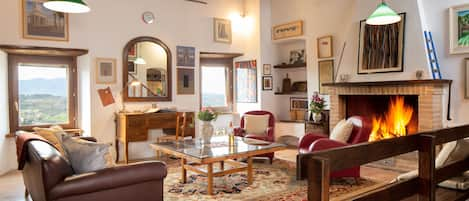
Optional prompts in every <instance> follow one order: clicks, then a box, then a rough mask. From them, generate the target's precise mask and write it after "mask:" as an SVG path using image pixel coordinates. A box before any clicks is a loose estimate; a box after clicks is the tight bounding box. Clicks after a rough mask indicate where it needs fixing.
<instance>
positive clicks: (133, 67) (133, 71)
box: [127, 61, 137, 75]
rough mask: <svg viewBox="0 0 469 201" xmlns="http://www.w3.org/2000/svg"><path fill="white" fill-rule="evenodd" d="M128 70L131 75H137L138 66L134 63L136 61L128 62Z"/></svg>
mask: <svg viewBox="0 0 469 201" xmlns="http://www.w3.org/2000/svg"><path fill="white" fill-rule="evenodd" d="M127 70H128V72H129V73H131V74H134V75H135V74H137V65H136V64H135V63H134V61H128V62H127Z"/></svg>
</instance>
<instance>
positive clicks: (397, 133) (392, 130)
mask: <svg viewBox="0 0 469 201" xmlns="http://www.w3.org/2000/svg"><path fill="white" fill-rule="evenodd" d="M413 112H414V110H413V109H412V107H409V106H406V105H405V103H404V97H403V96H396V97H395V98H393V99H391V102H390V105H389V109H388V111H387V112H386V114H384V116H377V117H376V116H373V129H372V131H371V134H370V138H369V141H377V140H382V139H389V138H395V137H401V136H406V135H407V130H406V127H407V125H408V124H409V122H410V120H411V119H412V114H413Z"/></svg>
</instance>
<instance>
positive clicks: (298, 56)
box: [289, 49, 306, 64]
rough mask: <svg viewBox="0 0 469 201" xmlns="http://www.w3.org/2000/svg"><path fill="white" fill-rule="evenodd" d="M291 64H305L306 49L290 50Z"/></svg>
mask: <svg viewBox="0 0 469 201" xmlns="http://www.w3.org/2000/svg"><path fill="white" fill-rule="evenodd" d="M289 63H290V64H304V63H306V52H305V49H299V50H292V51H290V60H289Z"/></svg>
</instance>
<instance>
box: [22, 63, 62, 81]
mask: <svg viewBox="0 0 469 201" xmlns="http://www.w3.org/2000/svg"><path fill="white" fill-rule="evenodd" d="M38 67H41V68H38ZM66 76H67V69H66V68H61V67H42V66H32V65H20V66H19V68H18V79H19V80H32V79H46V80H51V79H58V78H66Z"/></svg>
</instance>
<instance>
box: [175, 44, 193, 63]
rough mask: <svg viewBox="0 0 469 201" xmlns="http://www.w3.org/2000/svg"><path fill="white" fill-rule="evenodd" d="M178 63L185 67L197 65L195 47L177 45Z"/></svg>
mask: <svg viewBox="0 0 469 201" xmlns="http://www.w3.org/2000/svg"><path fill="white" fill-rule="evenodd" d="M176 52H177V58H176V65H177V66H184V67H195V47H184V46H177V47H176Z"/></svg>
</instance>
